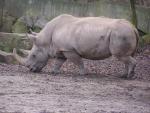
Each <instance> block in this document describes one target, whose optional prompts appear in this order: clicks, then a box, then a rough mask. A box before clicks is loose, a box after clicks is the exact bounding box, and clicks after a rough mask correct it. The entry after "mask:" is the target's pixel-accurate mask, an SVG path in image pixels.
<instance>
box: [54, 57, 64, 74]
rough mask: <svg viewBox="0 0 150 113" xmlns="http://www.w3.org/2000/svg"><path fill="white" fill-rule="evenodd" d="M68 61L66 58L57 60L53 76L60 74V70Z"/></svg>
mask: <svg viewBox="0 0 150 113" xmlns="http://www.w3.org/2000/svg"><path fill="white" fill-rule="evenodd" d="M65 61H66V58H56V59H55V64H54V67H53V68H52V71H51V73H52V74H58V73H59V72H60V68H61V66H62V65H63V63H64V62H65Z"/></svg>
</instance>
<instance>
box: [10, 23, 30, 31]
mask: <svg viewBox="0 0 150 113" xmlns="http://www.w3.org/2000/svg"><path fill="white" fill-rule="evenodd" d="M12 32H13V33H26V32H27V27H26V25H25V23H23V22H21V21H17V22H16V23H15V24H14V25H13V26H12Z"/></svg>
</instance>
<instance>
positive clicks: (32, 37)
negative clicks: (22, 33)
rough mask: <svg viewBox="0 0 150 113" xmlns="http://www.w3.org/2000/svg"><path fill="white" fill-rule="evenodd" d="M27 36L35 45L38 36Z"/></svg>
mask: <svg viewBox="0 0 150 113" xmlns="http://www.w3.org/2000/svg"><path fill="white" fill-rule="evenodd" d="M26 36H27V37H28V38H29V39H30V40H31V41H32V42H33V43H34V44H35V43H36V40H37V36H36V35H32V34H26Z"/></svg>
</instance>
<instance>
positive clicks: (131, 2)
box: [130, 0, 137, 28]
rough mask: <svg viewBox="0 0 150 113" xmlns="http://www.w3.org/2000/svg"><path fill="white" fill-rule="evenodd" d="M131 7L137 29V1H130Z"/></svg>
mask: <svg viewBox="0 0 150 113" xmlns="http://www.w3.org/2000/svg"><path fill="white" fill-rule="evenodd" d="M130 6H131V11H132V17H131V18H132V23H133V24H134V25H135V27H136V28H137V15H136V9H135V0H130Z"/></svg>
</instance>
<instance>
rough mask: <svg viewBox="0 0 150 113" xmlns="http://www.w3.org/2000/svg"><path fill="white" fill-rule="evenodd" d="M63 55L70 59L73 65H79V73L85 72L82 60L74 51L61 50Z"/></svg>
mask: <svg viewBox="0 0 150 113" xmlns="http://www.w3.org/2000/svg"><path fill="white" fill-rule="evenodd" d="M63 54H64V56H65V57H66V58H67V59H68V60H70V61H71V62H73V63H74V64H75V65H77V66H78V67H79V69H80V70H79V73H80V74H81V75H84V74H87V71H86V70H85V68H84V64H83V61H82V58H81V57H80V56H79V55H78V54H77V53H75V52H63Z"/></svg>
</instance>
